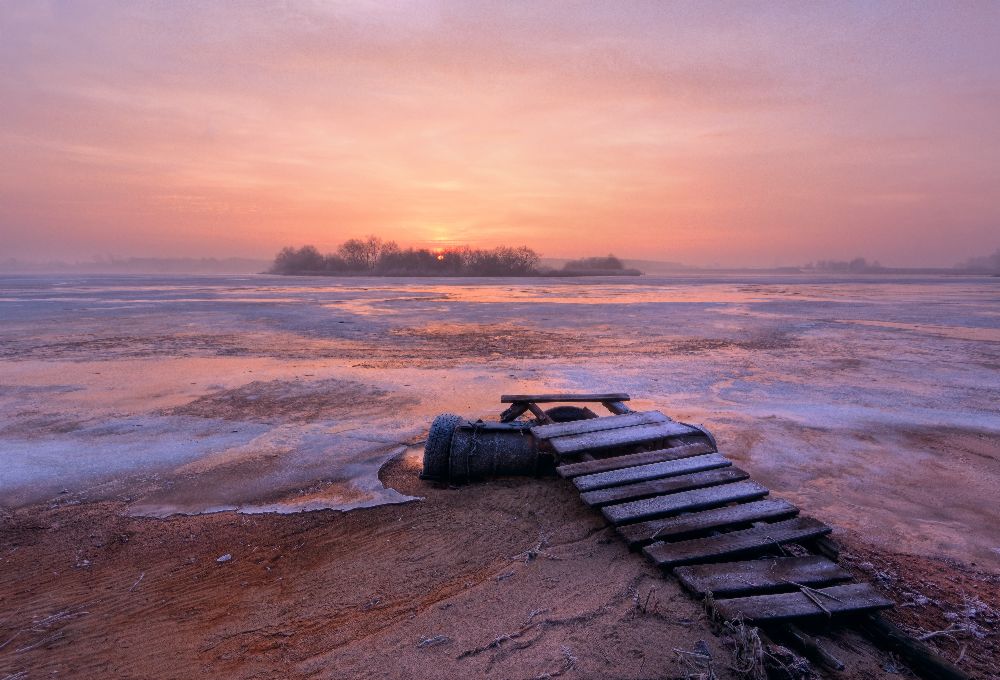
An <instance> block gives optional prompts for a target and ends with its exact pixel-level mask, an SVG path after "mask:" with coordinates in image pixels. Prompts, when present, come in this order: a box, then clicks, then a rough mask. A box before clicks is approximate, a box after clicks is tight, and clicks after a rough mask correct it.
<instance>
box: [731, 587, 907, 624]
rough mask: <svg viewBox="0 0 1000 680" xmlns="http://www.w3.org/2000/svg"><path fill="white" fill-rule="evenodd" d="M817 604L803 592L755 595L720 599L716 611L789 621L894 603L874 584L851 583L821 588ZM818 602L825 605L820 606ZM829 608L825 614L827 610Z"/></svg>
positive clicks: (882, 606) (818, 590)
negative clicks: (877, 589)
mask: <svg viewBox="0 0 1000 680" xmlns="http://www.w3.org/2000/svg"><path fill="white" fill-rule="evenodd" d="M813 596H814V597H815V598H816V600H815V601H814V600H813V599H811V598H810V597H809V596H808V595H806V594H805V593H803V592H802V591H796V592H794V593H780V594H777V595H751V596H749V597H734V598H732V599H729V600H716V602H715V610H716V611H717V612H718V613H719V614H720V615H722V616H723V617H724V618H727V619H735V618H737V617H739V616H741V615H742V617H743V618H744V619H746V620H748V621H755V622H758V623H759V622H764V621H768V622H770V621H788V620H789V619H799V618H826V617H828V616H830V615H831V614H854V613H857V612H865V611H872V610H875V609H886V608H888V607H891V606H892V604H893V603H892V600H889V599H887V598H885V597H884V596H882V595H881V594H880V593H879V592H878V591H876V590H875V588H873V587H872V585H871V584H870V583H849V584H846V585H841V586H830V587H829V588H819V589H817V590H816V591H815V594H814V595H813ZM817 602H821V603H822V604H823V606H822V607H820V606H819V605H818V604H817ZM824 609H825V611H824Z"/></svg>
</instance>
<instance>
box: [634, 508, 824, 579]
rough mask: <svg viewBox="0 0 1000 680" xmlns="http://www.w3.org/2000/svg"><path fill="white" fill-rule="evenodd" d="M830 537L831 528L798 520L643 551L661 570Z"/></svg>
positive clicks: (810, 520)
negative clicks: (820, 537) (784, 544)
mask: <svg viewBox="0 0 1000 680" xmlns="http://www.w3.org/2000/svg"><path fill="white" fill-rule="evenodd" d="M828 533H830V527H828V526H827V525H825V524H823V523H822V522H820V521H819V520H815V519H813V518H811V517H796V518H794V519H788V520H785V521H783V522H775V523H774V524H762V525H760V526H756V527H753V528H752V529H743V530H742V531H731V532H729V533H727V534H719V535H717V536H708V537H706V538H692V539H689V540H687V541H679V542H677V543H664V542H663V541H657V542H656V543H651V544H650V545H647V546H646V547H645V548H643V549H642V551H643V552H644V553H645V554H646V557H648V558H649V559H650V560H652V561H653V563H655V564H656V565H657V566H660V567H664V568H673V567H678V566H681V565H684V564H694V563H696V562H710V561H713V560H720V559H724V558H729V557H734V556H736V555H748V556H749V555H752V554H760V553H763V552H767V551H768V550H770V549H772V548H774V547H775V546H777V545H781V544H782V543H792V542H794V541H803V540H806V539H809V538H815V537H817V536H823V535H824V534H828Z"/></svg>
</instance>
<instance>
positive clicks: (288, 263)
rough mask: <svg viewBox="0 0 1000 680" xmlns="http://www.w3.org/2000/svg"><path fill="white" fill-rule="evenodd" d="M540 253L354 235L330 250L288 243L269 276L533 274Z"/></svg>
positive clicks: (523, 249) (523, 248) (534, 273)
mask: <svg viewBox="0 0 1000 680" xmlns="http://www.w3.org/2000/svg"><path fill="white" fill-rule="evenodd" d="M540 261H541V257H540V256H539V254H538V253H536V252H535V251H534V250H532V249H531V248H528V247H527V246H517V247H509V246H498V247H496V248H490V249H479V248H468V247H464V248H450V249H447V250H441V251H436V250H430V249H428V248H406V249H403V248H400V247H399V245H397V244H396V243H395V242H394V241H384V240H382V239H381V238H379V237H377V236H369V237H367V238H363V239H357V238H352V239H349V240H347V241H344V242H343V243H341V244H340V246H339V247H338V248H337V250H336V251H335V252H333V253H328V254H325V255H324V254H322V253H320V252H319V250H317V249H316V247H315V246H302V247H301V248H292V247H287V248H283V249H282V250H281V252H279V253H278V255H277V256H276V257H275V258H274V264H273V265H272V267H271V270H270V272H271V273H272V274H326V275H376V276H532V275H536V274H538V273H539V271H538V264H539V262H540Z"/></svg>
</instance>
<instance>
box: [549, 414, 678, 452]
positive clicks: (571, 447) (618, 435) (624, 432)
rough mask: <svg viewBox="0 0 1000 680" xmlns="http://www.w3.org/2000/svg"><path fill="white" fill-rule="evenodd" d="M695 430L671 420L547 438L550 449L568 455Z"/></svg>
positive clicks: (594, 420)
mask: <svg viewBox="0 0 1000 680" xmlns="http://www.w3.org/2000/svg"><path fill="white" fill-rule="evenodd" d="M628 417H630V416H627V415H626V416H609V417H608V418H607V420H610V419H611V418H628ZM599 420H605V419H604V418H594V419H593V420H589V421H577V422H597V421H599ZM693 432H697V430H695V429H694V428H692V427H689V426H688V425H681V424H680V423H675V422H673V421H670V422H666V423H653V424H650V425H638V426H635V427H621V428H618V429H615V430H603V431H601V432H587V433H585V434H578V435H570V436H567V437H556V438H554V439H549V443H550V444H551V445H552V449H553V450H554V451H555V452H556V453H558V454H560V455H568V454H571V453H576V452H578V451H593V450H599V449H610V448H614V447H616V446H626V445H628V444H646V443H649V442H654V441H657V440H659V439H666V438H667V437H677V436H680V435H685V434H691V433H693Z"/></svg>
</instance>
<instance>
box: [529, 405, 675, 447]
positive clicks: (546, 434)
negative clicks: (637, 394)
mask: <svg viewBox="0 0 1000 680" xmlns="http://www.w3.org/2000/svg"><path fill="white" fill-rule="evenodd" d="M536 408H537V407H536ZM669 422H671V421H670V418H668V417H666V416H665V415H663V414H662V413H660V412H659V411H638V412H636V413H626V414H625V415H620V416H605V417H603V418H589V419H587V420H571V421H570V422H568V423H554V424H552V425H536V426H535V427H533V428H531V434H533V435H535V436H536V437H538V438H539V439H551V438H553V437H566V436H569V435H574V434H584V433H587V432H601V431H603V430H617V429H618V428H622V427H632V426H633V425H648V424H650V423H669Z"/></svg>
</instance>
